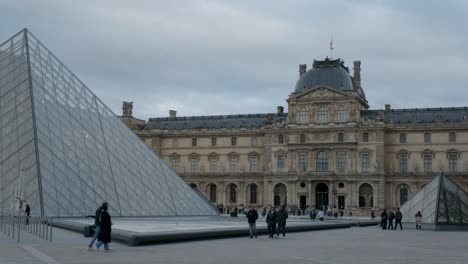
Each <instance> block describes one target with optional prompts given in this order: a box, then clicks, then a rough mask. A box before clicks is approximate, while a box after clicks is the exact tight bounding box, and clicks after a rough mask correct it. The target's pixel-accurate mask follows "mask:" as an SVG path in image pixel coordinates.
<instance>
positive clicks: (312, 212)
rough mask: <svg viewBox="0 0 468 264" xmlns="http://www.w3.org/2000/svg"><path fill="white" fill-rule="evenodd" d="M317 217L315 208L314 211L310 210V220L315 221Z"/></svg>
mask: <svg viewBox="0 0 468 264" xmlns="http://www.w3.org/2000/svg"><path fill="white" fill-rule="evenodd" d="M316 216H317V212H316V211H315V208H314V207H312V209H310V220H311V221H315V217H316Z"/></svg>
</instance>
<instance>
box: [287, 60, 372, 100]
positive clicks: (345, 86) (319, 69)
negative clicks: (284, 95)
mask: <svg viewBox="0 0 468 264" xmlns="http://www.w3.org/2000/svg"><path fill="white" fill-rule="evenodd" d="M317 86H326V87H329V88H331V89H334V90H337V91H342V92H346V91H356V90H355V89H354V88H353V81H352V79H351V76H350V75H349V70H348V67H345V66H344V62H343V61H342V60H341V59H336V60H330V59H329V58H326V59H325V60H323V61H316V60H314V64H313V66H312V69H310V70H308V71H307V72H305V73H304V74H303V75H302V76H301V77H300V78H299V80H298V81H297V83H296V89H295V91H294V93H302V92H304V91H307V90H309V89H311V88H315V87H317ZM357 92H358V94H359V95H361V96H362V97H363V98H365V95H364V92H363V91H362V89H361V87H359V89H358V91H357Z"/></svg>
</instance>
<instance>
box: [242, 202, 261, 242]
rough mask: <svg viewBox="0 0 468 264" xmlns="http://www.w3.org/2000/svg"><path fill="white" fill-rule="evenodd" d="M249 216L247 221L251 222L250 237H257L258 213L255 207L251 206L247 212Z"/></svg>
mask: <svg viewBox="0 0 468 264" xmlns="http://www.w3.org/2000/svg"><path fill="white" fill-rule="evenodd" d="M245 217H247V222H248V223H249V232H250V238H253V237H254V236H255V238H257V226H256V221H257V219H258V213H257V210H255V209H254V208H250V209H249V211H248V212H247V214H246V215H245Z"/></svg>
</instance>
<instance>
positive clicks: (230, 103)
mask: <svg viewBox="0 0 468 264" xmlns="http://www.w3.org/2000/svg"><path fill="white" fill-rule="evenodd" d="M467 15H468V1H466V0H444V1H439V0H434V1H432V0H419V1H418V0H413V1H407V0H401V1H396V0H395V1H393V0H387V1H385V0H380V1H379V0H369V1H366V0H362V1H357V0H356V1H352V0H342V1H338V0H323V1H312V0H297V1H296V0H290V1H279V0H278V1H271V0H270V1H266V0H265V1H260V0H258V1H256V0H243V1H234V0H231V1H227V0H226V1H223V0H172V1H159V0H158V1H157V0H133V1H128V0H80V1H76V0H0V25H1V26H0V39H1V40H0V42H3V40H6V39H8V38H9V37H11V36H12V35H14V34H15V33H16V32H18V31H20V30H21V29H22V28H25V27H26V28H28V29H29V30H30V31H31V32H32V33H33V34H34V35H35V36H36V37H37V38H39V39H40V40H41V41H42V42H43V43H44V44H45V45H46V46H47V47H48V48H49V49H50V50H51V51H52V52H53V53H54V54H55V55H56V56H57V57H58V58H59V59H60V60H61V61H62V62H63V63H64V64H65V65H67V66H68V68H69V69H71V70H72V71H73V72H74V73H75V74H76V75H77V76H78V77H79V78H80V79H81V80H82V81H83V82H84V83H85V84H87V86H88V87H89V88H90V89H91V90H92V91H93V92H94V93H95V94H96V95H97V96H98V97H100V98H101V99H102V100H103V101H104V102H105V103H106V104H107V105H108V106H109V107H110V108H111V109H112V110H113V111H114V112H115V113H116V114H119V115H120V114H121V103H122V101H124V100H127V101H133V102H134V116H135V117H137V118H142V119H147V118H149V117H162V116H167V115H168V110H169V109H175V110H177V111H178V116H183V115H211V114H238V113H266V112H275V111H276V106H277V105H283V106H286V102H285V100H286V98H287V97H288V95H289V94H290V93H291V92H292V91H293V90H294V85H295V83H296V81H297V78H298V65H299V64H302V63H306V64H308V66H309V67H310V65H311V64H312V62H313V60H314V59H323V58H324V57H325V56H327V55H329V42H330V35H331V34H332V35H333V46H334V54H333V57H335V58H336V57H339V58H342V59H344V60H345V63H346V65H347V66H349V67H350V68H352V61H353V60H361V62H362V86H363V88H364V91H365V93H366V96H367V100H368V101H369V104H370V107H371V109H382V108H383V107H384V104H387V103H388V104H391V105H392V107H393V108H415V107H441V106H442V107H443V106H466V105H468V101H467V99H468V18H467Z"/></svg>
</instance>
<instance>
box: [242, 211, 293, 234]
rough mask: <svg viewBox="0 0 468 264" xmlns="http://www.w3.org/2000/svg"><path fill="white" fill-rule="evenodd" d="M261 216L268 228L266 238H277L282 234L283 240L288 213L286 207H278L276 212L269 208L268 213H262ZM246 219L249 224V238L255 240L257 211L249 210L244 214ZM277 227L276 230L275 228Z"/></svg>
mask: <svg viewBox="0 0 468 264" xmlns="http://www.w3.org/2000/svg"><path fill="white" fill-rule="evenodd" d="M265 211H266V209H265ZM262 215H265V222H266V223H267V226H268V234H269V237H268V238H279V236H280V233H282V234H283V238H285V237H286V220H287V219H288V211H286V207H285V206H284V205H282V206H280V208H279V209H278V210H276V209H275V208H274V207H270V210H269V211H268V213H265V214H264V213H262ZM246 217H247V222H248V223H249V232H250V238H253V237H255V238H257V227H256V221H257V219H258V213H257V210H255V209H254V208H250V209H249V211H248V212H247V214H246ZM277 225H278V228H276V226H277Z"/></svg>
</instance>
